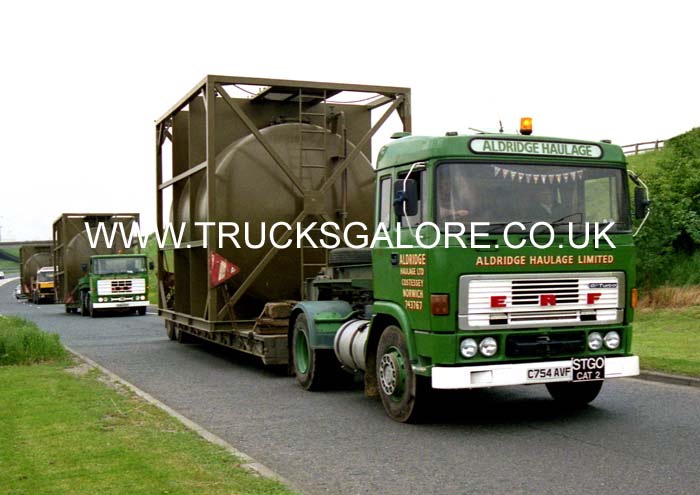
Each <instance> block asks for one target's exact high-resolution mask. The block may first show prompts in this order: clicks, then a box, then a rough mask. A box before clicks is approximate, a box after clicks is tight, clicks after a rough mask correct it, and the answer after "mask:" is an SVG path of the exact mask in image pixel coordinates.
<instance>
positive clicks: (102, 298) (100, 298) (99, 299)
mask: <svg viewBox="0 0 700 495" xmlns="http://www.w3.org/2000/svg"><path fill="white" fill-rule="evenodd" d="M97 302H105V298H104V297H98V298H97Z"/></svg>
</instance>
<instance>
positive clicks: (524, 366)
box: [432, 356, 639, 389]
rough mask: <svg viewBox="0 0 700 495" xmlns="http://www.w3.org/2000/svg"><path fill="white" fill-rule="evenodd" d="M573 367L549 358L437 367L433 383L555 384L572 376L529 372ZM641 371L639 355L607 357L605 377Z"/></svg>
mask: <svg viewBox="0 0 700 495" xmlns="http://www.w3.org/2000/svg"><path fill="white" fill-rule="evenodd" d="M566 367H569V368H571V360H566V361H547V362H540V363H515V364H494V365H492V366H458V367H449V368H448V367H438V366H436V367H433V369H432V386H433V388H440V389H463V388H484V387H504V386H508V385H526V384H531V383H551V382H567V381H571V374H569V375H568V376H566V375H565V376H557V377H553V378H547V379H539V380H537V379H532V378H530V379H528V371H530V370H533V369H538V370H542V369H545V370H546V369H552V370H555V369H556V370H561V369H563V368H566ZM638 374H639V357H637V356H627V357H610V358H606V359H605V378H606V379H609V378H621V377H624V376H636V375H638Z"/></svg>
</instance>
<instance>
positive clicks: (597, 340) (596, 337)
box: [588, 332, 603, 351]
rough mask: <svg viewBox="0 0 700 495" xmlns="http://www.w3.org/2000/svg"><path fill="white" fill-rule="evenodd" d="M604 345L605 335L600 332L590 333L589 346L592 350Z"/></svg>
mask: <svg viewBox="0 0 700 495" xmlns="http://www.w3.org/2000/svg"><path fill="white" fill-rule="evenodd" d="M601 347H603V337H602V336H601V335H600V334H599V333H598V332H591V333H589V334H588V348H589V349H590V350H592V351H598V350H600V348H601Z"/></svg>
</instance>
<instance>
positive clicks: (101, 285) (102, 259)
mask: <svg viewBox="0 0 700 495" xmlns="http://www.w3.org/2000/svg"><path fill="white" fill-rule="evenodd" d="M148 271H149V263H148V259H147V258H146V256H145V255H141V254H115V255H95V256H91V257H90V260H89V265H83V273H84V274H83V276H82V277H81V278H80V281H79V283H78V291H79V293H80V311H81V314H82V315H83V316H92V317H95V316H97V315H98V314H99V312H101V311H104V310H133V309H135V310H136V311H137V313H138V314H139V315H145V314H146V309H147V307H148V304H149V302H148Z"/></svg>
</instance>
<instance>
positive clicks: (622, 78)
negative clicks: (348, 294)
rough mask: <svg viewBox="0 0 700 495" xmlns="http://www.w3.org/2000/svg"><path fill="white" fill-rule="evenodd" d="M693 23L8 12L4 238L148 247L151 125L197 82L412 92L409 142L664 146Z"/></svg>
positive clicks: (565, 14)
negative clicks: (493, 138) (75, 231)
mask: <svg viewBox="0 0 700 495" xmlns="http://www.w3.org/2000/svg"><path fill="white" fill-rule="evenodd" d="M698 14H700V6H698V5H697V4H694V3H693V2H687V1H683V2H680V1H675V0H668V1H665V2H646V1H641V2H634V3H631V2H614V1H611V0H607V1H605V2H602V1H597V0H590V1H586V2H561V1H552V2H549V1H536V0H533V1H530V2H523V1H518V2H516V1H510V0H501V1H498V2H473V1H472V2H470V1H466V0H462V1H444V0H432V1H430V2H411V1H407V0H404V1H391V2H389V1H386V2H385V1H381V0H374V1H365V0H353V1H351V2H350V1H348V2H334V1H330V0H326V1H309V2H304V1H301V0H297V1H294V2H290V1H287V2H274V1H266V2H252V1H246V2H239V1H227V2H215V1H206V0H199V1H197V2H177V1H145V0H141V1H138V2H136V1H130V0H125V1H121V2H109V3H107V2H95V1H92V2H78V1H71V0H63V1H61V2H55V1H34V2H4V3H3V4H2V7H0V46H2V49H1V50H0V61H1V65H0V70H2V78H0V89H1V90H2V94H3V96H4V97H3V103H2V106H0V116H1V117H0V146H1V148H0V149H1V150H2V152H1V154H0V160H2V163H1V165H0V236H1V239H2V240H3V241H4V240H39V239H49V238H50V237H51V225H52V223H53V221H54V220H55V219H56V218H57V217H58V216H59V215H60V214H61V213H63V212H104V211H115V212H116V211H121V212H127V211H128V212H132V211H135V212H139V213H141V218H142V228H143V229H144V230H146V231H152V230H153V229H154V228H155V193H154V189H155V164H154V156H155V152H154V149H155V143H154V135H155V131H154V121H155V120H156V119H157V118H159V117H160V116H162V115H163V114H164V113H165V112H166V111H167V110H168V109H169V108H170V107H171V106H172V105H173V104H174V103H175V102H176V101H178V100H179V99H180V98H181V97H182V96H184V94H185V93H186V92H187V91H189V90H190V89H191V88H192V87H193V86H194V85H195V84H196V83H198V82H199V81H200V80H201V79H202V78H203V77H204V76H205V75H206V74H223V75H230V76H244V77H260V78H278V79H299V80H310V81H313V80H320V81H332V82H341V83H354V84H370V85H386V86H407V87H410V88H411V91H412V115H413V133H414V134H423V135H442V134H444V133H445V132H446V131H458V132H460V133H469V132H471V131H469V128H477V129H484V130H491V129H496V128H497V127H498V122H499V120H500V121H502V122H503V125H504V127H505V129H506V131H509V130H513V131H514V130H516V129H517V127H518V125H519V119H520V117H522V116H531V117H532V118H533V121H534V134H540V135H544V136H559V137H568V138H575V139H590V140H600V139H611V140H612V141H613V142H614V143H616V144H620V145H624V144H631V143H637V142H643V141H651V140H656V139H667V138H670V137H673V136H675V135H678V134H680V133H683V132H685V131H688V130H690V129H691V128H693V127H697V126H699V125H700V96H699V95H700V91H699V90H698V88H700V68H698V65H697V53H698V48H700V46H699V45H700V41H698V37H697V34H696V33H697V19H698V18H699V17H700V15H698ZM390 130H391V129H390ZM393 130H400V129H398V128H396V129H393ZM387 132H388V131H387ZM383 139H384V140H385V139H386V134H385V135H382V136H378V138H377V139H375V141H374V143H373V146H374V151H375V153H376V151H377V150H378V149H379V147H380V146H381V144H382V142H381V140H383Z"/></svg>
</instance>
